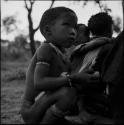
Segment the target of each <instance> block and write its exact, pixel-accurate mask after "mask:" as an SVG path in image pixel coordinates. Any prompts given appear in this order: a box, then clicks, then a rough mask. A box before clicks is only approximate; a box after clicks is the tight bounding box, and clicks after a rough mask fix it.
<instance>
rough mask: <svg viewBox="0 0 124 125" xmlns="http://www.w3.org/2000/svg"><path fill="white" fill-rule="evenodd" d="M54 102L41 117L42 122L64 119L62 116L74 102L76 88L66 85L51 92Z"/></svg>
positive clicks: (49, 122) (47, 122)
mask: <svg viewBox="0 0 124 125" xmlns="http://www.w3.org/2000/svg"><path fill="white" fill-rule="evenodd" d="M53 97H54V99H55V100H56V103H55V104H53V105H52V106H51V107H50V108H49V109H48V110H47V111H46V113H45V116H44V117H43V119H42V122H41V123H43V124H52V123H56V122H57V121H60V120H61V119H63V120H64V116H65V115H66V114H68V112H69V109H70V108H71V107H72V106H74V104H75V103H76V98H77V96H76V90H75V89H74V88H70V87H66V88H62V89H60V90H58V91H56V92H55V93H54V94H53Z"/></svg>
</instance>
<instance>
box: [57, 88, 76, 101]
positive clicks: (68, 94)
mask: <svg viewBox="0 0 124 125" xmlns="http://www.w3.org/2000/svg"><path fill="white" fill-rule="evenodd" d="M59 94H60V98H61V99H62V98H64V99H70V100H71V99H73V98H74V97H76V94H77V92H76V89H75V88H70V87H64V88H62V89H61V90H60V92H59Z"/></svg>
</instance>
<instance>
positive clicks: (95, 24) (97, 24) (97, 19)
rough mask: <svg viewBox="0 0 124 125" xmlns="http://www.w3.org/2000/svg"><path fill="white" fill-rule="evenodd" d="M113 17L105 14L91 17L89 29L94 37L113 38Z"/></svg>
mask: <svg viewBox="0 0 124 125" xmlns="http://www.w3.org/2000/svg"><path fill="white" fill-rule="evenodd" d="M112 24H113V21H112V17H111V16H110V15H108V14H107V13H105V12H101V13H97V14H96V15H93V16H91V18H90V19H89V21H88V28H89V30H90V31H91V33H92V35H95V36H107V37H112Z"/></svg>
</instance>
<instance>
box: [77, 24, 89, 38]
mask: <svg viewBox="0 0 124 125" xmlns="http://www.w3.org/2000/svg"><path fill="white" fill-rule="evenodd" d="M81 26H83V27H84V29H83V30H84V35H86V36H89V35H90V31H89V28H88V26H86V25H85V24H82V23H79V24H77V34H78V32H80V31H79V30H80V27H81Z"/></svg>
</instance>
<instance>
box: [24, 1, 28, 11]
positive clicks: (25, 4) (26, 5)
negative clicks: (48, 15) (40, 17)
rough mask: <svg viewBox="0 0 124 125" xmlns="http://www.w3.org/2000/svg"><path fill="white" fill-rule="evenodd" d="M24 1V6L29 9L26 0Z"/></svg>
mask: <svg viewBox="0 0 124 125" xmlns="http://www.w3.org/2000/svg"><path fill="white" fill-rule="evenodd" d="M24 2H25V8H26V9H27V10H28V11H29V8H28V5H27V2H26V0H24Z"/></svg>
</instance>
